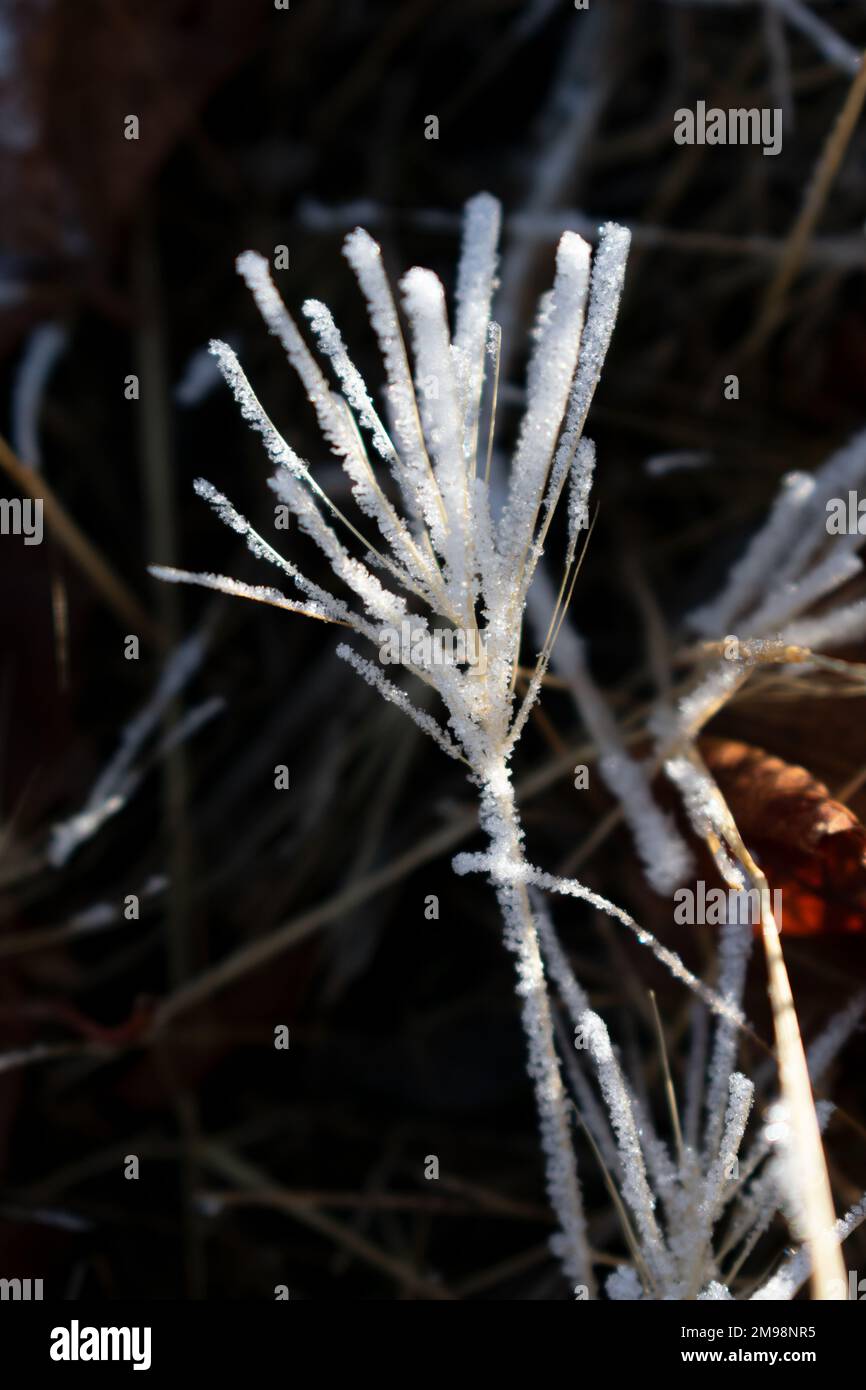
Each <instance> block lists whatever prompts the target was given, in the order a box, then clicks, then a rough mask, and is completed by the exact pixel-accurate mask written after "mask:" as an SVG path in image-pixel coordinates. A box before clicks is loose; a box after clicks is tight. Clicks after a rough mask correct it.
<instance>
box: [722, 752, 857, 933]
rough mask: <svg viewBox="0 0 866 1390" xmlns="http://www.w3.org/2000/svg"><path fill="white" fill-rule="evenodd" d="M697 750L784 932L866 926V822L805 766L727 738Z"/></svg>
mask: <svg viewBox="0 0 866 1390" xmlns="http://www.w3.org/2000/svg"><path fill="white" fill-rule="evenodd" d="M700 748H701V754H702V756H703V758H704V760H705V762H706V764H707V767H708V768H709V769H710V771H711V772H712V774H713V776H714V777H715V779H716V781H717V782H718V785H719V788H720V790H721V792H722V794H723V796H724V797H725V799H726V801H727V802H728V805H729V806H730V808H731V812H732V814H733V816H734V819H735V821H736V822H737V825H738V827H739V830H740V833H741V835H742V837H743V839H744V841H745V842H746V844H747V845H748V847H749V849H750V850H751V851H752V852H753V854H754V855H755V857H756V859H757V861H758V862H759V863H760V865H761V867H762V868H763V870H764V872H765V873H766V875H767V879H768V881H769V883H770V887H771V888H773V889H780V890H781V892H782V913H783V920H782V929H783V931H784V932H785V933H786V934H787V935H791V936H807V935H811V934H813V933H816V932H859V931H863V930H864V929H866V828H864V826H863V825H862V824H861V823H860V821H859V820H858V819H857V817H856V816H855V815H854V813H853V812H852V811H849V809H848V807H847V806H843V805H842V803H841V802H839V801H834V800H833V798H832V796H831V795H830V792H829V791H828V789H827V788H826V787H825V786H824V784H823V783H822V782H819V781H817V780H816V779H815V778H814V777H813V776H812V774H811V773H810V772H808V771H807V769H806V768H804V767H798V766H796V765H795V764H793V763H786V762H783V761H782V759H781V758H777V757H774V756H773V755H772V754H771V753H767V752H766V751H765V750H764V749H762V748H756V747H754V746H752V745H751V744H748V743H738V742H735V741H734V740H732V739H722V738H705V739H702V740H701V742H700Z"/></svg>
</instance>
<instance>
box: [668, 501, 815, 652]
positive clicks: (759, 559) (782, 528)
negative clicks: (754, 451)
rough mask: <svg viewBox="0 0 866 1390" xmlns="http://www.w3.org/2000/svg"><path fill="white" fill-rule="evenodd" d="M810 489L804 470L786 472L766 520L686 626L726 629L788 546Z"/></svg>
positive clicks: (713, 631)
mask: <svg viewBox="0 0 866 1390" xmlns="http://www.w3.org/2000/svg"><path fill="white" fill-rule="evenodd" d="M814 491H815V482H814V479H812V478H811V477H810V476H809V475H808V474H807V473H788V474H786V476H785V477H784V478H783V479H782V485H781V488H780V491H779V495H778V497H777V498H776V501H775V502H774V504H773V507H772V510H771V512H770V515H769V518H768V520H767V521H766V522H765V523H764V525H763V526H762V527H761V529H760V530H759V531H758V532H757V533H756V535H755V536H754V537H753V538H752V540H751V541H750V543H749V545H748V547H747V548H746V552H745V554H744V555H743V557H742V559H740V560H738V561H737V563H736V564H735V565H734V566H733V568H732V570H731V572H730V574H729V576H728V582H727V584H726V585H725V587H724V589H723V590H722V592H721V593H720V594H719V595H718V596H717V597H716V598H715V599H713V601H712V602H711V603H706V604H704V605H703V606H702V607H701V608H697V609H695V611H694V612H693V613H692V614H691V615H690V616H689V618H688V623H689V626H690V627H691V628H692V629H693V630H694V631H695V632H699V633H701V635H702V636H704V637H715V636H717V634H719V633H723V632H726V631H727V630H728V628H729V627H730V626H731V623H732V622H733V620H734V619H735V618H736V617H737V616H738V615H739V614H740V613H741V612H742V610H743V609H744V608H745V606H746V604H747V603H749V602H750V601H751V600H752V598H753V597H754V596H755V595H756V594H757V593H758V592H759V591H760V590H761V588H762V586H764V585H765V584H766V583H767V580H768V576H769V575H770V574H771V572H772V570H773V567H774V566H775V564H776V561H777V559H778V558H779V556H780V555H782V554H784V553H785V551H786V550H787V549H788V547H789V546H790V544H791V541H792V539H793V537H794V536H795V535H796V534H797V532H798V530H799V527H800V525H801V514H802V511H803V508H804V507H805V505H806V503H807V501H808V500H809V498H810V497H811V496H812V495H813V494H814Z"/></svg>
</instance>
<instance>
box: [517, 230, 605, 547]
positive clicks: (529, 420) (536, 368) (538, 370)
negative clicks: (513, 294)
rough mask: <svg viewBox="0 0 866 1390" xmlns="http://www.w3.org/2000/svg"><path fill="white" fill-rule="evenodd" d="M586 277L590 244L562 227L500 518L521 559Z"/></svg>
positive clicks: (543, 480) (574, 350) (546, 466)
mask: <svg viewBox="0 0 866 1390" xmlns="http://www.w3.org/2000/svg"><path fill="white" fill-rule="evenodd" d="M588 281H589V246H588V245H587V243H586V242H585V241H584V240H583V239H582V238H581V237H579V236H577V234H576V233H574V232H566V233H565V234H564V235H563V237H562V239H561V241H560V243H559V246H558V248H557V253H556V279H555V280H554V285H553V290H552V292H551V298H550V301H549V304H548V305H547V307H546V311H545V313H544V316H543V320H542V322H541V325H540V328H539V332H538V337H537V341H536V345H535V350H534V351H533V354H532V358H531V360H530V364H529V374H528V390H527V408H526V413H525V415H524V417H523V422H522V424H521V428H520V435H519V437H518V441H517V449H516V452H515V455H514V461H513V463H512V469H511V478H510V487H509V495H508V501H507V502H506V505H505V509H504V511H503V513H502V517H501V519H500V523H499V546H500V549H501V550H502V552H503V553H504V554H506V555H508V556H510V557H511V559H512V562H513V563H516V564H520V563H521V562H522V557H523V556H524V555H526V554H527V553H528V551H529V547H530V544H531V541H532V536H533V533H534V531H535V524H536V518H537V514H538V508H539V506H540V505H541V501H542V498H543V496H544V492H545V487H546V484H547V478H548V473H549V471H550V465H551V456H552V454H553V449H554V446H555V444H556V439H557V436H558V434H559V430H560V426H561V424H562V418H563V414H564V412H565V407H566V403H567V400H568V394H569V388H570V386H571V382H572V377H573V376H574V371H575V366H576V363H577V354H578V349H579V348H580V342H581V335H582V332H583V319H584V311H585V304H586V295H587V287H588Z"/></svg>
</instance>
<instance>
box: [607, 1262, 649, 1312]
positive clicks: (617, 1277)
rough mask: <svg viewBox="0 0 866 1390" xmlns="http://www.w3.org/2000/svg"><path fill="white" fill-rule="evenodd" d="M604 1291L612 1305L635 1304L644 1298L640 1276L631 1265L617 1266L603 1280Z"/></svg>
mask: <svg viewBox="0 0 866 1390" xmlns="http://www.w3.org/2000/svg"><path fill="white" fill-rule="evenodd" d="M604 1291H605V1293H606V1294H607V1296H608V1298H609V1299H610V1300H611V1302H612V1303H637V1302H638V1301H639V1300H640V1299H642V1298H643V1297H644V1291H643V1285H642V1284H641V1281H640V1275H639V1274H638V1272H637V1270H636V1269H632V1267H631V1265H617V1267H616V1269H615V1270H614V1271H613V1273H612V1274H609V1275H608V1276H607V1278H606V1279H605V1281H604Z"/></svg>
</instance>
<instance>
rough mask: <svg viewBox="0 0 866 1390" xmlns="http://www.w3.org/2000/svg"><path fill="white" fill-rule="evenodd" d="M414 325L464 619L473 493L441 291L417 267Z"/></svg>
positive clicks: (446, 549)
mask: <svg viewBox="0 0 866 1390" xmlns="http://www.w3.org/2000/svg"><path fill="white" fill-rule="evenodd" d="M400 288H401V290H402V292H403V303H404V305H405V308H406V314H407V316H408V319H409V322H410V324H411V327H412V342H413V346H414V348H415V368H416V371H415V375H416V381H417V392H418V394H419V395H420V411H421V420H422V422H423V425H424V432H425V435H426V437H427V443H428V448H429V451H430V454H431V456H432V459H433V465H434V471H435V475H436V481H437V483H438V485H439V492H440V494H441V496H442V502H443V505H444V508H445V517H446V527H447V529H446V532H445V536H444V538H443V552H442V555H443V559H444V560H445V561H446V562H447V566H448V583H449V590H450V592H451V593H452V595H453V596H454V597H455V601H456V602H457V605H458V608H459V610H460V611H461V612H463V613H464V615H465V616H466V617H467V620H468V612H469V605H470V604H471V602H472V600H473V598H474V595H475V592H476V583H475V566H474V564H473V560H472V545H471V535H472V509H471V492H470V488H469V480H468V474H467V469H466V462H465V459H464V456H463V442H462V418H461V413H460V407H459V402H458V397H457V383H456V381H455V377H454V367H453V362H452V357H451V345H450V340H449V336H448V319H447V313H446V309H445V293H444V290H443V288H442V283H441V281H440V280H439V279H438V278H437V277H436V276H435V275H434V274H433V272H432V271H431V270H422V269H421V268H420V267H419V266H415V267H414V268H413V269H412V270H409V271H407V272H406V274H405V275H404V276H403V279H402V280H401V281H400Z"/></svg>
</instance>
